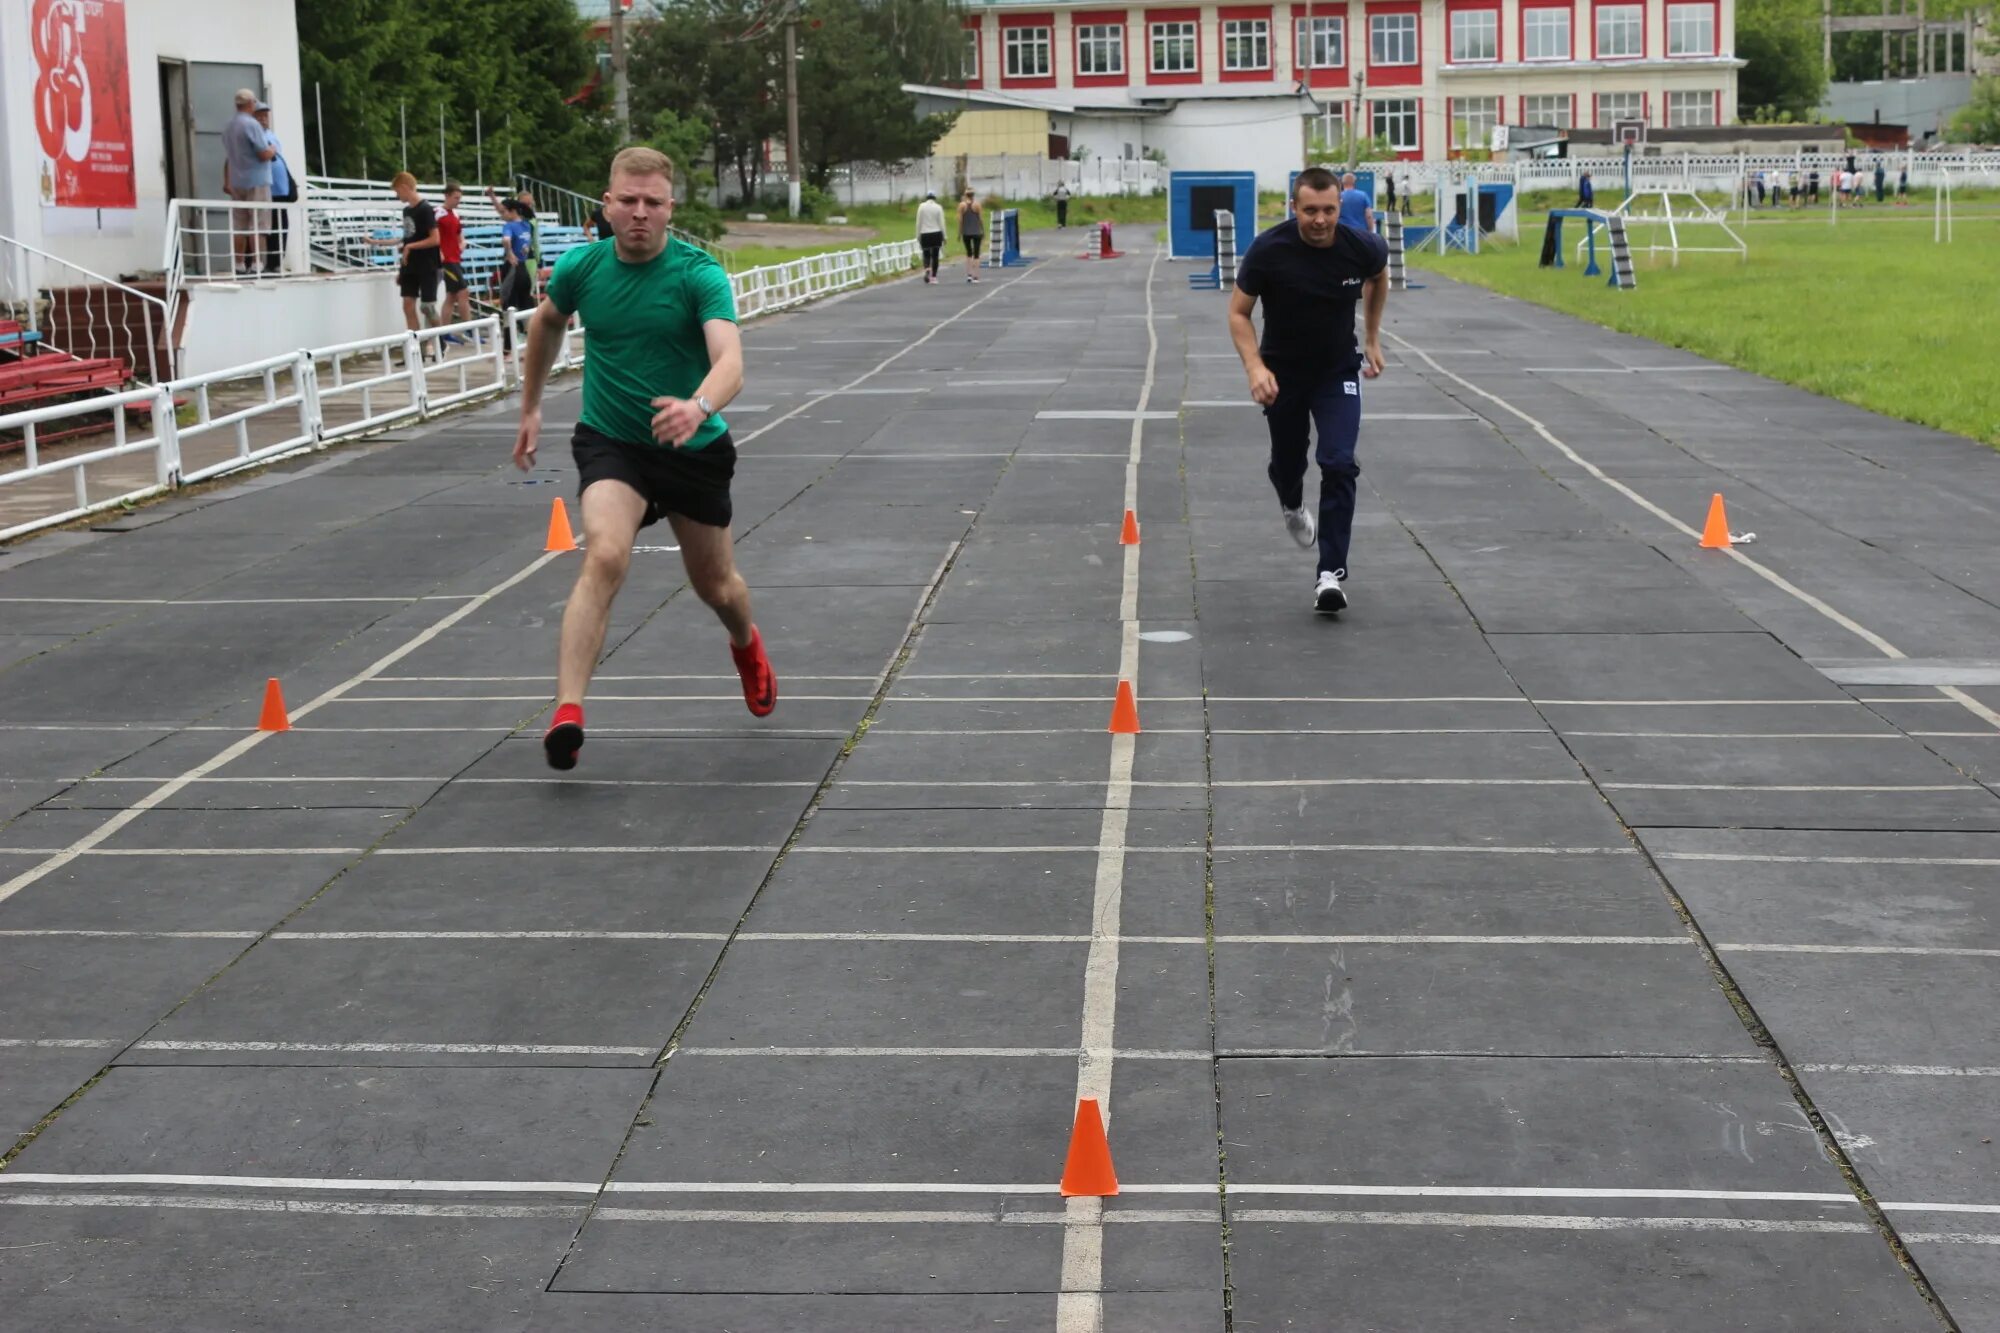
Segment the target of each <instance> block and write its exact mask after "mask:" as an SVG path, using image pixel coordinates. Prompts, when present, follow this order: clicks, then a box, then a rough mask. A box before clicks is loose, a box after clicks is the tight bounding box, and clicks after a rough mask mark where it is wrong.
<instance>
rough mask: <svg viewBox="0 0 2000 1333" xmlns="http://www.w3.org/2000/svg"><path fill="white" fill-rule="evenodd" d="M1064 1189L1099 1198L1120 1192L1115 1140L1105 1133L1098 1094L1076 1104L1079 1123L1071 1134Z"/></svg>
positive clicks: (1063, 1176) (1070, 1194) (1063, 1177)
mask: <svg viewBox="0 0 2000 1333" xmlns="http://www.w3.org/2000/svg"><path fill="white" fill-rule="evenodd" d="M1062 1192H1063V1194H1064V1195H1065V1196H1072V1197H1073V1196H1075V1195H1080V1194H1081V1195H1089V1196H1091V1197H1095V1198H1103V1197H1105V1196H1107V1195H1112V1194H1116V1193H1117V1192H1118V1175H1117V1173H1116V1172H1115V1171H1113V1170H1112V1169H1111V1144H1110V1142H1109V1141H1108V1140H1106V1139H1105V1137H1104V1116H1103V1114H1102V1113H1101V1112H1100V1111H1099V1110H1098V1109H1097V1098H1095V1097H1084V1098H1081V1099H1080V1100H1078V1102H1077V1104H1076V1127H1075V1128H1074V1129H1072V1130H1071V1131H1070V1134H1069V1159H1068V1160H1067V1161H1065V1162H1064V1163H1063V1173H1062Z"/></svg>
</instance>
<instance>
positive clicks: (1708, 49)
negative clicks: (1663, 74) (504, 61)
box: [1667, 4, 1715, 56]
mask: <svg viewBox="0 0 2000 1333" xmlns="http://www.w3.org/2000/svg"><path fill="white" fill-rule="evenodd" d="M1667 54H1668V55H1670V56H1712V55H1714V54H1715V6H1714V5H1710V4H1697V5H1668V6H1667Z"/></svg>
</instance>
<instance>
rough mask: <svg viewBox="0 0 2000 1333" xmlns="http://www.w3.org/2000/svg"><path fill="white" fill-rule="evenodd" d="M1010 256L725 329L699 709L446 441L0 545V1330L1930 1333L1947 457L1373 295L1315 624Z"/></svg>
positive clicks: (1543, 321) (1996, 1317)
mask: <svg viewBox="0 0 2000 1333" xmlns="http://www.w3.org/2000/svg"><path fill="white" fill-rule="evenodd" d="M1037 239H1039V240H1040V246H1039V249H1040V250H1041V251H1042V252H1043V253H1044V254H1045V255H1049V256H1051V257H1050V258H1047V259H1045V260H1044V261H1043V262H1041V263H1039V264H1037V265H1035V266H1033V267H1031V268H1029V269H1026V270H1023V271H1016V272H1009V273H1006V274H1004V275H996V276H989V278H988V280H987V283H986V284H985V285H982V286H979V287H976V288H974V287H968V286H965V285H964V284H962V283H960V284H954V283H950V282H947V283H946V284H945V285H943V286H940V287H938V288H935V289H930V288H925V287H922V286H920V285H916V284H913V283H910V282H901V283H897V284H894V285H891V286H887V287H883V288H878V289H874V290H870V291H868V292H865V293H862V294H859V295H856V296H853V297H851V298H849V299H846V300H842V301H838V302H831V303H828V304H826V305H824V306H822V307H819V308H816V309H812V310H807V311H803V312H800V313H797V314H793V315H791V316H787V317H782V318H778V319H773V320H769V321H762V322H758V323H756V324H754V325H753V326H751V328H750V329H749V331H748V334H747V338H746V341H747V343H748V345H749V349H750V350H749V365H750V382H749V387H748V388H747V389H746V390H745V392H744V395H743V399H742V401H743V403H744V404H745V405H744V406H743V407H741V408H739V409H736V410H734V411H732V412H731V413H730V414H729V415H730V416H731V417H732V418H734V425H735V430H736V434H737V436H738V438H739V440H740V441H742V442H743V445H744V454H745V457H744V462H743V465H742V467H741V470H740V472H739V475H738V539H739V543H740V552H741V562H742V565H743V568H744V570H745V572H746V574H747V576H748V577H749V579H750V581H751V583H752V584H753V586H754V589H755V598H756V606H757V618H758V621H759V623H760V624H761V626H762V627H763V629H764V632H765V635H766V638H767V640H768V641H769V643H770V645H771V651H772V656H773V658H774V661H775V662H776V664H777V667H778V669H779V672H780V675H781V677H782V682H783V701H782V703H781V706H780V708H779V710H778V712H777V713H776V714H775V715H774V716H773V717H772V718H771V719H769V720H768V722H757V721H754V720H752V719H750V718H749V717H748V716H747V714H745V712H744V711H743V708H742V704H741V701H740V697H739V696H738V694H737V692H736V686H735V681H734V678H733V676H731V675H730V674H729V663H728V658H727V656H726V654H725V653H724V651H723V637H722V634H721V631H720V630H719V628H718V627H717V626H716V625H715V623H714V621H713V619H712V617H711V616H710V614H709V613H708V612H707V611H706V610H705V609H704V608H703V607H701V606H700V605H699V604H698V603H697V602H695V600H694V599H693V598H692V596H691V595H690V594H689V593H688V592H687V590H686V589H685V588H684V586H683V585H682V582H681V576H680V570H679V562H678V558H677V557H676V556H675V555H673V554H672V553H671V552H670V551H665V550H657V549H655V550H646V551H642V552H641V553H640V554H639V555H638V556H637V557H636V559H635V565H634V569H633V574H632V577H631V580H630V583H629V584H628V586H627V588H626V590H625V593H624V595H623V596H622V597H621V599H620V601H619V603H618V606H617V608H616V611H615V614H614V621H613V626H612V635H611V640H610V646H609V648H608V651H607V656H606V659H605V663H604V666H603V674H602V675H601V676H600V677H599V681H598V684H597V687H596V694H595V696H594V697H593V699H592V701H591V704H590V710H589V715H590V724H591V729H590V741H589V744H588V746H587V747H586V749H585V750H584V753H583V761H582V764H581V766H580V767H579V768H578V769H577V770H576V772H575V774H574V775H573V776H571V777H569V778H566V779H559V778H555V777H553V776H552V775H551V774H549V773H548V771H547V770H546V769H545V768H544V767H543V765H542V762H541V753H540V747H539V745H538V744H537V739H536V738H537V736H538V734H539V730H540V727H541V725H542V723H543V719H544V718H545V715H546V711H547V706H548V702H549V700H548V697H547V692H548V690H549V689H550V674H551V668H552V658H553V651H554V636H555V628H556V624H557V619H558V616H559V614H560V608H561V604H562V600H563V597H564V595H565V593H566V591H567V588H568V585H569V582H570V580H571V578H572V576H573V564H574V561H575V560H576V559H577V557H576V556H574V555H567V556H550V555H544V554H543V553H542V551H541V542H542V536H543V531H544V527H545V523H546V515H547V512H548V507H549V501H550V499H551V497H552V496H554V495H557V494H567V493H568V491H569V489H570V487H571V486H572V484H573V475H572V472H571V468H570V466H569V462H568V459H567V457H566V452H567V451H566V449H565V448H563V447H562V446H563V438H564V432H563V431H562V429H561V428H560V427H552V428H551V430H550V431H549V437H550V438H549V439H547V440H546V441H545V443H546V446H547V447H545V449H544V457H543V461H544V463H545V464H546V465H547V466H546V467H545V469H544V470H543V471H542V472H540V473H538V474H536V475H535V476H533V477H532V478H529V479H526V480H524V479H522V478H521V477H520V476H519V475H518V474H516V473H514V472H513V471H512V470H511V469H510V468H509V467H508V466H507V459H506V454H507V448H508V444H509V441H510V438H511V412H510V410H509V409H508V408H506V407H500V408H495V409H492V410H488V411H485V412H482V413H478V414H473V415H467V416H461V417H457V418H453V419H449V420H447V421H445V422H443V423H441V424H439V425H437V426H435V427H433V428H427V429H424V430H421V431H411V432H408V433H405V434H402V435H398V436H395V437H390V438H384V439H378V440H377V441H374V442H371V443H369V444H366V445H362V446H358V447H353V448H349V449H346V450H343V451H340V452H338V453H334V454H330V455H322V456H319V457H316V458H312V459H308V460H304V461H301V462H299V463H296V464H292V465H287V466H285V467H281V468H278V469H274V470H273V471H271V472H270V473H268V474H266V475H265V476H263V477H260V478H258V479H257V480H254V481H251V482H248V483H246V484H242V485H239V486H236V487H234V488H232V489H229V490H224V491H218V492H215V493H212V494H207V495H202V496H197V497H191V498H187V499H183V500H179V501H176V502H173V503H169V504H163V505H160V506H157V507H153V508H149V509H145V510H141V511H140V512H138V513H137V514H135V515H132V516H129V517H126V518H123V519H120V520H116V521H114V522H112V523H110V524H107V525H106V526H105V527H104V528H103V529H100V530H98V531H95V532H92V533H89V534H63V535H56V536H51V537H45V538H42V539H40V540H38V541H32V542H28V543H25V544H22V545H20V546H17V547H15V548H13V549H12V550H10V551H8V552H6V553H4V554H0V599H4V600H0V663H4V669H0V737H4V742H0V753H4V756H5V757H4V760H0V802H4V805H0V817H4V818H5V819H6V822H5V823H4V825H0V1118H4V1122H3V1123H0V1143H12V1144H14V1145H15V1147H16V1151H15V1154H14V1155H13V1156H12V1158H11V1160H10V1161H9V1163H8V1165H7V1169H6V1170H5V1172H4V1173H0V1308H4V1309H6V1310H7V1311H8V1315H7V1318H6V1320H5V1322H7V1323H8V1324H9V1325H10V1326H12V1327H19V1328H24V1329H26V1328H63V1329H97V1328H110V1327H124V1326H135V1325H143V1326H145V1327H149V1328H156V1329H161V1328H173V1329H214V1328H225V1327H226V1328H232V1329H285V1330H296V1329H350V1328H357V1327H382V1328H425V1329H466V1330H488V1329H564V1330H582V1329H589V1330H597V1329H626V1328H631V1329H640V1328H644V1329H655V1330H658V1329H690V1330H696V1329H699V1330H710V1329H739V1330H778V1329H797V1330H813V1331H815V1333H819V1331H823V1330H845V1329H854V1330H863V1329H866V1330H881V1329H897V1330H903V1329H909V1330H945V1329H974V1328H1007V1329H1048V1328H1060V1329H1062V1330H1065V1331H1066V1333H1067V1331H1069V1330H1097V1329H1112V1330H1133V1331H1135V1333H1166V1331H1169V1330H1181V1329H1188V1330H1197V1329H1199V1330H1214V1329H1222V1328H1229V1327H1233V1328H1234V1329H1237V1330H1253V1329H1254V1330H1266V1329H1301V1330H1306V1329H1310V1330H1343V1331H1344V1330H1413V1331H1414V1330H1423V1331H1426V1333H1429V1331H1433V1330H1454V1331H1456V1330H1488V1329H1493V1330H1500V1329H1508V1330H1520V1329H1535V1330H1568V1329H1591V1330H1603V1329H1630V1330H1639V1329H1671V1330H1710V1329H1736V1328H1741V1329H1755V1330H1760V1331H1768V1330H1781V1329H1782V1330H1811V1331H1812V1333H1835V1331H1837V1330H1854V1331H1856V1333H1861V1331H1863V1330H1865V1331H1866V1333H1882V1331H1884V1330H1934V1329H1939V1328H1944V1327H1951V1326H1955V1327H1958V1328H1961V1329H1966V1330H1973V1329H1996V1328H2000V1147H1996V1146H1994V1143H1993V1139H1994V1138H1995V1137H1996V1133H1995V1131H1996V1130H2000V1110H1996V1108H2000V1024H1996V1022H1995V1020H1994V1015H1995V1013H1996V1012H1997V1011H2000V889H1996V885H2000V795H1996V792H1995V790H1994V786H1993V783H1994V781H1995V776H1996V774H2000V711H1996V710H2000V661H1997V660H1996V659H2000V607H1996V605H1995V600H1996V598H1995V594H1996V590H2000V542H1996V541H1995V540H1994V537H1995V531H1996V526H1995V519H1996V515H2000V458H1996V457H1995V456H1994V455H1993V454H1992V453H1991V452H1989V451H1987V450H1985V449H1983V448H1981V447H1979V446H1977V445H1975V444H1972V443H1970V442H1967V441H1963V440H1958V439H1954V438H1951V437H1946V436H1942V435H1938V434H1936V433H1933V432H1928V431H1924V430H1920V429H1917V428H1915V427H1911V426H1906V425H1902V424H1899V423H1895V422H1891V421H1887V420H1884V419H1881V418H1877V417H1873V416H1870V415H1868V414H1866V413H1864V412H1861V411H1859V410H1856V409H1852V408H1848V407H1844V406H1841V405H1838V404H1834V403H1831V402H1828V401H1826V400H1822V399H1818V398H1814V397H1812V396H1810V395H1807V394H1803V393H1799V392H1796V391H1794V390H1791V389H1787V388H1784V387H1782V386H1778V385H1775V384H1772V383H1769V382H1767V381H1763V380H1759V379H1755V378H1753V377H1750V376H1747V375H1743V374H1740V373H1737V372H1735V371H1731V370H1727V369H1724V368H1721V367H1717V366H1714V365H1711V364H1708V363H1705V362H1701V361H1698V360H1696V359H1694V358H1692V357H1689V356H1687V355H1685V354H1683V353H1679V352H1676V351H1673V350H1671V349H1667V348H1664V347H1660V346H1657V345H1654V344H1649V343H1645V342H1642V341H1639V340H1635V339H1630V338H1623V337H1620V336H1617V335H1614V334H1611V333H1608V332H1605V331H1603V330H1600V329H1595V328H1590V327H1586V326H1584V325H1581V324H1578V323H1575V322H1573V321H1570V320H1567V319H1564V318H1562V317H1559V316H1556V315H1553V314H1550V313H1547V312H1544V311H1540V310H1537V309H1533V308H1530V307H1527V306H1524V305H1521V304H1518V303H1515V302H1511V301H1508V300H1505V299H1502V298H1498V297H1494V296H1490V295H1486V294H1483V293H1480V292H1477V291H1473V290H1470V289H1466V288H1461V287H1457V286H1455V285H1451V284H1448V283H1443V282H1439V281H1437V280H1435V279H1433V280H1432V281H1431V285H1430V286H1429V287H1428V289H1426V290H1423V291H1417V292H1411V293H1408V294H1406V295H1398V296H1397V297H1395V298H1394V299H1393V301H1392V305H1391V317H1390V330H1391V333H1390V336H1389V338H1388V339H1387V342H1388V344H1389V347H1390V352H1391V357H1390V360H1391V365H1390V368H1389V373H1388V375H1387V376H1386V377H1385V378H1384V379H1382V380H1381V381H1380V382H1379V383H1375V384H1371V385H1369V387H1368V389H1367V413H1368V420H1367V424H1366V425H1365V427H1364V433H1363V443H1362V456H1363V465H1364V469H1365V472H1364V476H1363V478H1362V481H1363V513H1362V517H1361V519H1360V523H1359V527H1358V530H1357V534H1356V554H1355V561H1354V566H1355V567H1354V578H1353V581H1352V583H1351V589H1352V592H1353V595H1354V597H1355V608H1354V610H1352V611H1351V612H1350V613H1349V614H1348V615H1347V616H1346V617H1344V618H1343V620H1342V621H1341V622H1338V623H1331V622H1326V621H1321V620H1317V619H1315V618H1314V617H1313V616H1312V615H1311V614H1310V613H1309V612H1308V611H1307V610H1306V607H1307V605H1308V602H1309V598H1310V591H1311V588H1310V584H1311V568H1310V557H1309V556H1306V555H1305V554H1304V553H1301V552H1299V551H1298V550H1296V548H1294V547H1292V546H1291V545H1290V544H1289V543H1288V542H1287V540H1286V538H1285V537H1284V534H1283V532H1282V529H1281V527H1280V525H1279V523H1278V521H1277V515H1276V513H1275V505H1274V504H1273V503H1272V500H1271V496H1270V493H1269V490H1268V487H1267V485H1266V483H1265V481H1264V478H1263V461H1262V454H1263V448H1264V446H1263V442H1262V423H1261V420H1260V418H1259V417H1258V415H1257V413H1256V411H1255V410H1254V409H1252V408H1249V407H1248V406H1247V405H1245V404H1244V403H1243V401H1242V376H1241V372H1240V370H1239V369H1238V368H1237V365H1236V362H1235V359H1234V357H1233V354H1232V353H1231V352H1230V350H1229V345H1228V341H1227V336H1226V332H1225V328H1224V324H1223V319H1222V302H1221V298H1219V297H1218V296H1217V295H1216V294H1214V293H1194V292H1190V291H1188V290H1186V283H1185V274H1186V272H1187V269H1186V268H1185V266H1173V265H1169V264H1167V263H1166V262H1165V261H1164V260H1163V259H1156V258H1155V257H1153V256H1152V255H1150V254H1149V253H1146V252H1135V253H1134V254H1132V255H1131V256H1130V257H1128V258H1127V259H1125V260H1122V261H1116V262H1111V263H1103V264H1096V263H1089V264H1086V263H1079V262H1076V261H1075V260H1073V259H1071V258H1069V257H1068V254H1067V252H1068V251H1069V250H1070V249H1071V248H1072V247H1071V243H1069V242H1063V243H1061V244H1058V243H1057V242H1056V240H1055V238H1054V237H1053V236H1046V237H1041V238H1037ZM1075 245H1076V248H1081V242H1080V241H1079V242H1076V243H1075ZM1554 280H1560V279H1554ZM1607 299H1610V298H1607ZM1625 299H1643V295H1642V296H1640V297H1636V298H1635V297H1630V296H1628V297H1626V298H1625ZM575 406H576V398H575V395H574V390H573V386H572V387H571V388H569V389H567V390H566V391H565V392H563V393H561V394H558V395H555V396H554V397H553V398H552V399H551V402H550V405H549V409H548V413H547V415H548V417H549V419H550V420H551V421H552V422H561V421H565V420H570V419H573V418H574V414H575ZM1718 490H1720V491H1722V492H1724V493H1725V494H1726V495H1727V496H1728V499H1729V501H1730V503H1731V506H1732V508H1731V516H1732V519H1733V521H1734V526H1735V527H1736V529H1737V530H1738V531H1739V532H1741V531H1744V530H1749V529H1754V530H1755V531H1756V533H1757V534H1758V538H1759V540H1758V541H1757V542H1756V543H1755V544H1754V545H1749V546H1745V547H1741V548H1738V549H1737V550H1736V551H1735V552H1732V553H1720V552H1704V551H1698V550H1697V549H1696V548H1695V544H1694V530H1695V529H1696V528H1697V527H1698V526H1699V524H1700V521H1701V518H1702V515H1703V512H1704V510H1705V508H1706V505H1707V502H1708V498H1709V496H1710V494H1711V493H1713V492H1715V491H1718ZM1127 507H1131V508H1133V509H1136V510H1137V512H1138V515H1139V518H1140V520H1141V523H1142V525H1143V544H1142V545H1140V546H1138V547H1136V548H1132V547H1121V546H1120V545H1119V544H1118V541H1117V538H1118V521H1119V519H1120V517H1121V514H1122V511H1123V510H1124V509H1125V508H1127ZM648 538H649V539H650V540H652V541H655V542H660V543H665V542H669V541H671V537H670V536H669V535H665V534H660V535H657V536H655V535H654V534H651V533H649V534H648ZM267 676H278V677H280V678H281V679H282V680H283V682H284V687H285V690H286V693H287V697H288V699H289V700H290V701H291V705H292V717H293V721H294V723H295V728H294V730H292V731H291V732H289V733H285V734H280V735H260V734H258V733H256V732H254V731H251V730H249V728H250V727H251V726H253V725H254V721H255V718H256V712H257V702H258V697H259V694H260V692H261V689H262V686H263V682H264V679H265V678H266V677H267ZM1120 677H1123V678H1126V679H1130V680H1132V681H1133V682H1134V683H1135V685H1136V686H1137V690H1138V695H1139V701H1140V711H1141V718H1142V722H1143V726H1144V731H1143V733H1142V734H1141V735H1139V736H1138V737H1137V738H1136V739H1134V738H1129V737H1128V738H1113V737H1111V736H1108V735H1107V734H1106V732H1105V722H1106V718H1107V716H1108V714H1109V710H1110V702H1111V697H1112V693H1113V688H1114V685H1115V682H1116V681H1117V680H1118V679H1119V678H1120ZM1079 1096H1097V1097H1099V1098H1101V1099H1102V1100H1103V1102H1104V1104H1105V1106H1106V1108H1107V1110H1108V1113H1109V1121H1110V1137H1111V1143H1112V1148H1113V1152H1114V1155H1115V1159H1116V1164H1117V1170H1118V1174H1119V1177H1120V1180H1121V1182H1122V1184H1123V1186H1124V1191H1123V1193H1122V1194H1120V1195H1119V1196H1118V1197H1116V1198H1113V1199H1108V1200H1103V1201H1101V1202H1100V1201H1098V1200H1072V1201H1067V1202H1066V1201H1065V1200H1063V1199H1062V1198H1060V1197H1059V1196H1058V1195H1057V1193H1056V1191H1055V1189H1054V1182H1055V1180H1056V1177H1057V1175H1058V1173H1059V1172H1060V1170H1061V1166H1062V1158H1063V1153H1064V1149H1065V1146H1066V1143H1067V1139H1068V1134H1069V1127H1070V1122H1071V1118H1072V1116H1073V1114H1074V1110H1075V1107H1076V1103H1077V1099H1078V1097H1079ZM38 1127H39V1128H38ZM1857 1186H1860V1187H1862V1188H1865V1191H1866V1193H1865V1194H1863V1193H1860V1192H1857Z"/></svg>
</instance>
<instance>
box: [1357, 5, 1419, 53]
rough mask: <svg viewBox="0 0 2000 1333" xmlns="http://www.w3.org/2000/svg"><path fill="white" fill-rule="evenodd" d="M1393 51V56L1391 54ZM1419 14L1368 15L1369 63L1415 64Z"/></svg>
mask: <svg viewBox="0 0 2000 1333" xmlns="http://www.w3.org/2000/svg"><path fill="white" fill-rule="evenodd" d="M1390 52H1392V53H1393V58H1392V55H1391V54H1385V53H1390ZM1417 60H1418V53H1417V16H1416V15H1415V14H1370V15H1369V16H1368V63H1369V64H1371V65H1414V64H1416V63H1417Z"/></svg>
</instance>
